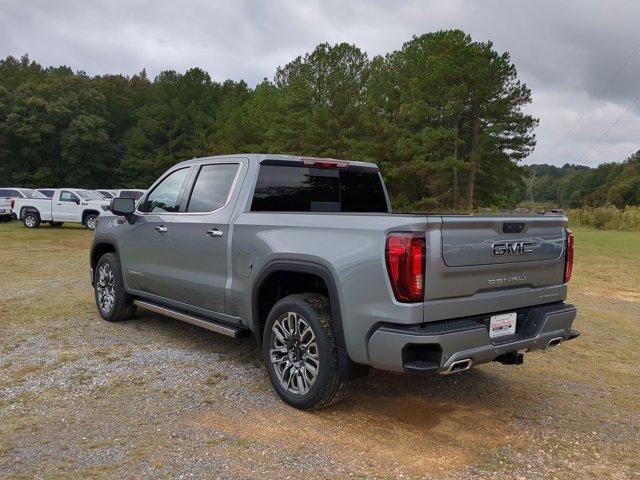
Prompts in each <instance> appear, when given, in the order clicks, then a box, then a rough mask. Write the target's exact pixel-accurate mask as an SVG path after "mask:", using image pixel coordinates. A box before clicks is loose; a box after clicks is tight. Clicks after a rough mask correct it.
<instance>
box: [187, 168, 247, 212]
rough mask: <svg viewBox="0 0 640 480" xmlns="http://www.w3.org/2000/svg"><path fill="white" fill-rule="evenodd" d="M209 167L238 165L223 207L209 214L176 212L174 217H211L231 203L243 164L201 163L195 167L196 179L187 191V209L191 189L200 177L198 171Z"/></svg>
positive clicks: (191, 192)
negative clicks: (196, 168)
mask: <svg viewBox="0 0 640 480" xmlns="http://www.w3.org/2000/svg"><path fill="white" fill-rule="evenodd" d="M209 165H238V167H236V175H235V177H233V182H231V188H230V189H229V194H228V195H227V199H226V200H225V202H224V205H222V206H221V207H218V208H216V209H215V210H211V211H210V212H178V213H176V215H211V214H212V213H216V212H219V211H220V210H222V209H223V208H225V207H226V206H227V205H229V202H230V201H231V197H232V196H233V193H234V192H235V190H236V184H237V183H238V178H239V177H240V172H241V171H242V165H243V162H211V163H201V164H199V165H197V167H198V172H197V175H196V178H194V179H193V185H191V191H189V198H187V207H188V206H189V201H190V200H191V195H192V194H193V189H194V187H195V186H196V182H197V181H198V175H200V171H201V170H202V167H206V166H209ZM185 193H187V192H185Z"/></svg>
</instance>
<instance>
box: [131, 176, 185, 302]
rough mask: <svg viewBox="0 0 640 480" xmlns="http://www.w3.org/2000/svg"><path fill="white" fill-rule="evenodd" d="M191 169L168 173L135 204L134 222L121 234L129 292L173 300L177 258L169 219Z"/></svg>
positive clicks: (175, 209)
mask: <svg viewBox="0 0 640 480" xmlns="http://www.w3.org/2000/svg"><path fill="white" fill-rule="evenodd" d="M190 171H191V167H183V168H178V169H177V170H173V171H171V172H169V173H168V174H167V175H166V176H165V177H164V178H163V179H162V180H160V182H158V183H157V184H156V185H155V186H154V187H153V189H152V190H151V191H150V192H149V194H148V195H147V196H146V197H145V198H144V199H143V200H142V201H141V202H140V203H139V204H138V211H137V212H136V216H135V221H134V223H133V224H132V225H128V226H127V229H126V231H125V233H124V238H123V242H122V247H121V250H120V253H121V256H122V265H125V266H126V267H125V268H124V269H123V270H124V271H123V272H122V274H123V276H124V280H125V283H126V285H127V287H128V288H130V289H132V290H136V291H138V292H142V293H146V294H150V295H155V296H157V297H160V298H158V300H162V299H167V298H172V296H173V291H174V289H175V286H176V277H175V273H174V271H173V270H174V268H173V263H174V262H173V261H172V259H173V257H174V256H175V255H176V254H178V252H177V250H176V247H175V246H174V245H173V244H172V241H171V219H172V218H173V216H174V215H175V214H176V212H177V211H178V210H179V208H180V201H181V198H182V195H183V190H184V187H185V185H186V181H187V179H188V178H189V173H190Z"/></svg>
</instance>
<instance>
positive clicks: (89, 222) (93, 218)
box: [84, 213, 98, 230]
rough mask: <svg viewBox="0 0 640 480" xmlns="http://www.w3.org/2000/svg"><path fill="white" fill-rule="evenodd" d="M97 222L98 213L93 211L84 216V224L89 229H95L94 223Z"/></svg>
mask: <svg viewBox="0 0 640 480" xmlns="http://www.w3.org/2000/svg"><path fill="white" fill-rule="evenodd" d="M97 224H98V215H96V214H95V213H90V214H89V215H87V216H86V217H84V226H85V227H86V228H88V229H89V230H95V229H96V225H97Z"/></svg>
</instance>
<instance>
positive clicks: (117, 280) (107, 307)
mask: <svg viewBox="0 0 640 480" xmlns="http://www.w3.org/2000/svg"><path fill="white" fill-rule="evenodd" d="M94 275H95V277H94V281H93V284H94V290H95V298H96V306H97V307H98V312H100V316H101V317H102V318H104V319H105V320H107V321H108V322H120V321H122V320H127V319H128V318H129V317H130V316H131V314H132V313H133V310H134V308H135V307H134V305H133V301H132V299H131V296H130V295H129V294H128V293H127V292H126V291H125V289H124V282H123V281H122V271H121V269H120V257H119V256H118V254H117V253H106V254H104V255H103V256H102V257H100V260H98V263H97V264H96V269H95V273H94Z"/></svg>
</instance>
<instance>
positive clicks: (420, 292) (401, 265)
mask: <svg viewBox="0 0 640 480" xmlns="http://www.w3.org/2000/svg"><path fill="white" fill-rule="evenodd" d="M424 255H425V241H424V236H423V235H420V234H414V233H392V234H390V235H389V236H388V237H387V247H386V250H385V257H386V260H387V271H388V273H389V280H390V281H391V288H392V289H393V294H394V295H395V297H396V300H398V301H399V302H404V303H410V302H422V300H423V298H424V270H425V260H424Z"/></svg>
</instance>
